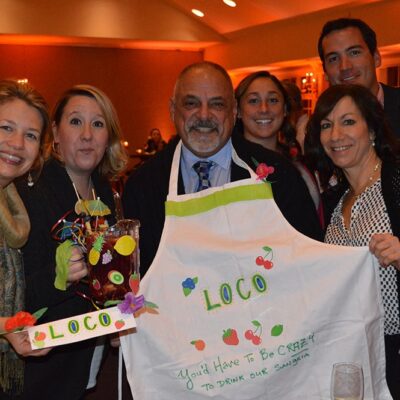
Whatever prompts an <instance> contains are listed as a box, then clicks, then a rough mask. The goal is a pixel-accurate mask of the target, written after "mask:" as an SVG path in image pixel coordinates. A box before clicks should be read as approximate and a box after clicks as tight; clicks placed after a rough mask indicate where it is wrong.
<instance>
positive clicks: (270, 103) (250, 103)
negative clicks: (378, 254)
mask: <svg viewBox="0 0 400 400" xmlns="http://www.w3.org/2000/svg"><path fill="white" fill-rule="evenodd" d="M235 97H236V100H237V104H238V118H237V121H236V125H235V128H234V135H241V136H243V137H244V139H245V140H246V141H249V142H253V143H257V144H258V145H260V146H262V147H264V148H266V149H269V150H272V151H275V152H277V153H280V154H281V155H283V156H284V157H285V158H286V159H288V160H290V161H292V162H293V163H294V165H295V166H296V168H297V169H298V170H299V172H300V174H301V176H302V178H303V179H304V181H305V183H306V185H307V187H308V190H309V192H310V195H311V197H312V200H313V201H314V205H315V208H316V209H317V211H318V214H319V217H320V222H321V225H322V223H323V212H322V207H321V199H320V193H319V189H318V185H317V183H316V180H315V177H314V176H313V174H312V173H310V171H309V170H308V169H307V168H306V167H305V166H304V164H303V163H302V155H301V147H300V145H299V143H298V142H297V140H296V129H295V128H294V127H293V125H292V123H291V118H290V113H291V101H290V99H289V96H288V94H287V92H286V90H285V88H284V87H283V85H282V83H281V82H280V81H279V79H278V78H277V77H276V76H274V75H271V74H270V73H269V72H267V71H258V72H254V73H252V74H250V75H248V76H246V77H245V78H244V79H243V80H242V81H241V82H240V83H239V85H238V86H237V88H236V90H235Z"/></svg>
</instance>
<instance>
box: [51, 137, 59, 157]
mask: <svg viewBox="0 0 400 400" xmlns="http://www.w3.org/2000/svg"><path fill="white" fill-rule="evenodd" d="M56 144H58V143H56V142H55V141H54V140H53V142H52V143H51V148H52V150H53V152H54V154H58V151H57V148H56Z"/></svg>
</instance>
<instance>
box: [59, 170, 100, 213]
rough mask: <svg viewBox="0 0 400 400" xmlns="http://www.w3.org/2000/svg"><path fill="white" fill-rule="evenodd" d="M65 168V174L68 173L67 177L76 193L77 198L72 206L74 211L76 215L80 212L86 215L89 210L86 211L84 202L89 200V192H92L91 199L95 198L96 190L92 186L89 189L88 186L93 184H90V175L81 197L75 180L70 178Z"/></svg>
mask: <svg viewBox="0 0 400 400" xmlns="http://www.w3.org/2000/svg"><path fill="white" fill-rule="evenodd" d="M65 170H66V172H67V175H68V177H69V179H70V180H71V183H72V187H73V188H74V191H75V194H76V198H77V201H76V203H75V207H74V210H75V213H76V214H77V215H79V214H82V213H83V214H86V215H88V214H89V212H88V209H87V206H86V204H85V202H86V201H89V200H90V194H92V196H93V197H92V198H93V200H95V199H96V192H95V190H94V188H92V191H90V188H91V187H92V186H93V184H92V177H90V178H89V183H88V187H87V189H86V197H85V198H83V197H82V196H81V195H80V194H79V192H78V189H77V188H76V185H75V182H74V180H73V179H72V177H71V175H70V173H69V171H68V169H67V168H65Z"/></svg>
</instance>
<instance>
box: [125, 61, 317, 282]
mask: <svg viewBox="0 0 400 400" xmlns="http://www.w3.org/2000/svg"><path fill="white" fill-rule="evenodd" d="M170 114H171V118H172V121H173V122H174V124H175V128H176V132H177V137H176V138H175V139H174V140H173V141H171V142H170V143H169V144H168V146H167V147H166V148H165V149H164V150H163V151H161V152H159V153H158V154H157V155H156V156H155V157H154V158H152V159H150V160H149V161H148V162H146V163H145V164H144V165H143V166H142V167H140V168H139V169H138V170H136V171H134V172H133V173H132V175H131V176H130V177H129V178H128V180H127V183H126V185H125V189H124V194H123V206H124V212H125V217H126V218H135V219H138V220H139V221H140V223H141V230H140V243H139V244H140V258H141V275H142V276H143V275H144V273H145V272H146V271H147V269H148V268H149V266H150V264H151V262H152V261H153V259H154V256H155V254H156V252H157V249H158V245H159V242H160V238H161V234H162V230H163V226H164V220H165V210H164V203H165V200H166V198H167V195H168V190H169V177H170V172H171V165H172V158H173V155H174V152H175V148H176V146H177V144H178V142H179V141H180V140H181V141H182V151H181V158H180V169H179V171H178V172H177V173H178V174H179V176H178V194H185V193H194V192H196V191H200V190H203V189H206V188H208V187H210V186H211V187H212V186H214V187H215V186H221V185H224V184H226V183H228V182H231V181H237V180H240V179H246V178H248V177H249V173H248V171H247V170H245V169H243V168H242V167H240V166H238V165H237V164H236V163H234V162H232V149H233V148H235V150H236V152H237V153H238V155H239V157H240V158H241V159H242V160H244V161H245V162H246V163H247V164H248V165H249V166H250V167H251V168H253V169H255V167H256V166H255V164H254V160H256V161H257V162H258V163H266V164H267V165H268V166H273V167H274V171H275V172H274V173H273V174H271V175H270V176H269V177H268V180H269V181H270V182H271V183H272V190H273V194H274V199H275V201H276V203H277V205H278V207H279V208H280V210H281V212H282V213H283V215H284V216H285V218H286V219H287V220H288V222H289V223H290V224H291V225H292V226H293V227H294V228H296V229H297V230H298V231H299V232H301V233H303V234H305V235H307V236H310V237H312V238H315V239H318V240H321V239H322V232H321V229H320V225H319V222H318V217H317V215H316V212H315V208H314V205H313V202H312V200H311V197H310V195H309V192H308V190H307V187H306V186H305V184H304V181H303V180H302V178H301V177H300V175H299V173H298V172H297V170H296V168H295V167H294V166H293V165H292V164H291V163H290V162H289V161H287V160H286V159H284V158H283V157H282V156H280V155H279V154H278V153H275V152H272V151H266V149H264V148H262V147H261V146H259V145H257V144H253V143H251V144H250V143H245V142H244V141H243V142H242V139H241V138H231V135H232V130H233V126H234V124H235V119H236V114H237V107H236V102H235V98H234V91H233V86H232V82H231V79H230V77H229V75H228V73H227V72H226V71H225V69H224V68H222V67H221V66H220V65H218V64H214V63H211V62H200V63H196V64H192V65H189V66H188V67H186V68H185V69H184V70H183V71H182V72H181V73H180V75H179V77H178V79H177V82H176V84H175V88H174V93H173V96H172V98H171V100H170ZM237 229H238V230H239V229H240V227H237ZM266 229H268V227H266ZM188 234H190V232H189V233H188Z"/></svg>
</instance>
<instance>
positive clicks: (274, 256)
mask: <svg viewBox="0 0 400 400" xmlns="http://www.w3.org/2000/svg"><path fill="white" fill-rule="evenodd" d="M180 152H181V147H180V145H178V147H177V150H176V152H175V155H174V160H173V164H172V169H171V176H170V190H169V195H168V198H167V202H166V205H165V209H166V218H165V225H164V230H163V234H162V238H161V241H160V246H159V249H158V252H157V255H156V257H155V259H154V261H153V263H152V265H151V267H150V269H149V271H148V272H147V274H146V275H145V277H144V279H143V281H142V282H141V288H140V293H141V294H144V296H145V299H146V306H145V307H144V308H143V309H142V310H141V312H140V313H139V315H137V331H136V332H134V333H132V334H130V335H128V336H126V337H123V338H121V343H122V351H123V355H124V360H125V363H126V369H127V376H128V380H129V383H130V386H131V389H132V394H133V397H134V399H135V400H191V399H196V400H197V399H199V400H200V399H204V398H212V399H220V400H261V399H262V400H265V399H271V400H278V399H279V400H283V399H284V400H292V399H301V400H305V399H307V400H308V399H318V400H321V399H330V383H331V371H332V366H333V364H334V363H337V362H343V361H349V362H357V363H359V364H361V365H362V367H363V372H364V384H365V394H364V399H370V400H372V399H380V400H385V399H391V397H390V395H389V392H388V389H387V386H386V382H385V356H384V343H383V309H382V305H381V299H380V290H379V280H378V275H377V271H376V269H377V266H376V265H374V261H373V257H372V256H371V255H370V253H369V252H368V249H367V248H351V247H339V246H333V245H326V244H323V243H319V242H316V241H314V240H312V239H310V238H308V237H305V236H303V235H302V234H300V233H298V232H297V231H296V230H294V228H292V227H291V226H290V225H289V223H288V222H287V221H286V220H285V219H284V217H283V216H282V214H281V212H280V210H279V209H278V207H277V206H276V204H275V202H274V201H273V198H272V191H271V186H270V184H268V183H265V182H262V181H260V180H259V179H257V177H256V176H255V174H254V173H253V172H252V171H251V169H250V168H248V167H247V166H246V164H244V163H243V161H241V160H239V159H238V158H237V156H236V154H234V155H233V160H234V161H235V162H236V163H237V164H239V165H241V166H243V167H245V168H247V169H248V170H249V173H250V175H251V177H250V178H249V179H246V180H242V181H238V182H233V183H229V184H226V185H224V186H221V187H216V188H210V189H207V190H204V191H202V192H199V193H193V194H187V195H177V182H178V169H179V160H180Z"/></svg>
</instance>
